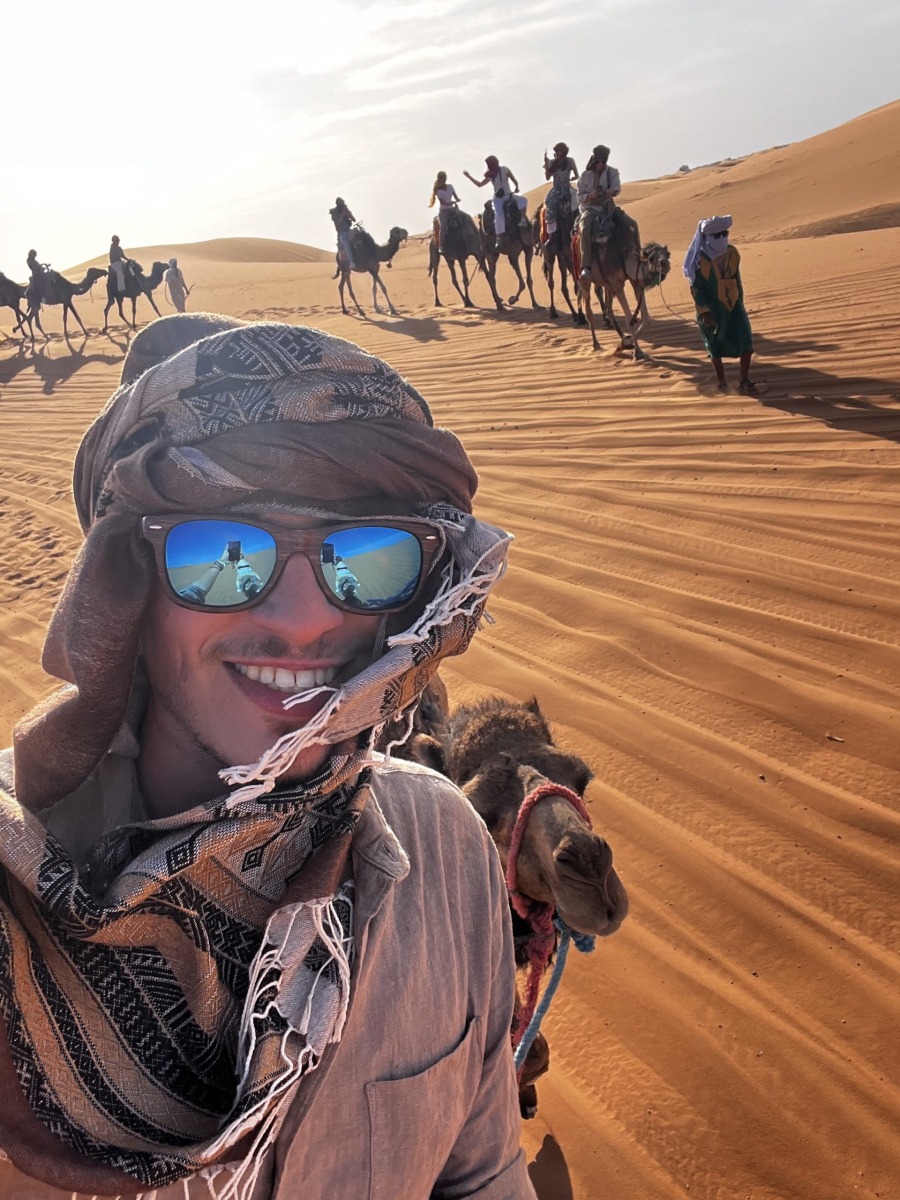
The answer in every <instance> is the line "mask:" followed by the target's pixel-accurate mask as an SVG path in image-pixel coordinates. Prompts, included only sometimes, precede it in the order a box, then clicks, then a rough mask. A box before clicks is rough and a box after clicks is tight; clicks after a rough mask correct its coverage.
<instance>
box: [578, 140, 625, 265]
mask: <svg viewBox="0 0 900 1200" xmlns="http://www.w3.org/2000/svg"><path fill="white" fill-rule="evenodd" d="M621 190H622V182H621V180H620V179H619V172H618V171H617V170H616V168H615V167H611V166H610V165H609V146H595V147H594V149H593V151H592V153H591V157H590V158H589V159H588V165H587V169H586V170H585V171H583V172H582V175H581V178H580V179H579V180H578V209H579V213H580V216H579V219H578V232H579V237H580V242H581V278H582V279H589V278H590V275H591V241H592V239H593V236H594V221H595V220H596V219H597V218H598V217H599V218H600V225H599V228H598V231H597V232H598V240H599V241H604V240H608V238H609V236H610V234H611V233H612V222H613V217H614V216H615V212H616V205H615V198H616V196H618V194H619V192H620V191H621Z"/></svg>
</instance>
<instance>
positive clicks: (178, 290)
mask: <svg viewBox="0 0 900 1200" xmlns="http://www.w3.org/2000/svg"><path fill="white" fill-rule="evenodd" d="M165 278H166V289H167V290H168V293H169V299H170V300H171V301H172V307H173V308H176V309H178V311H179V312H180V313H183V312H184V305H185V301H186V300H187V298H188V296H189V295H190V294H191V289H190V288H189V287H188V285H187V284H186V283H185V281H184V274H183V272H182V270H181V268H180V267H179V265H178V259H177V258H170V259H169V269H168V271H166V277H165Z"/></svg>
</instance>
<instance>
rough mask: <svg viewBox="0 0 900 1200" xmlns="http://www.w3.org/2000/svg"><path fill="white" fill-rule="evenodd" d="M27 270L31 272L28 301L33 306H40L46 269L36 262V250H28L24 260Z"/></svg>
mask: <svg viewBox="0 0 900 1200" xmlns="http://www.w3.org/2000/svg"><path fill="white" fill-rule="evenodd" d="M25 261H26V263H27V264H28V270H29V271H30V272H31V282H30V283H29V285H28V293H27V295H28V299H29V301H31V302H32V303H33V304H34V305H35V306H38V305H40V303H41V301H42V300H43V298H44V284H45V281H46V279H47V268H46V267H45V266H44V265H43V263H40V262H38V256H37V250H29V251H28V257H27V258H26V260H25Z"/></svg>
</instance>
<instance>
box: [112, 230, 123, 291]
mask: <svg viewBox="0 0 900 1200" xmlns="http://www.w3.org/2000/svg"><path fill="white" fill-rule="evenodd" d="M127 262H128V255H127V254H126V253H125V251H124V250H123V249H122V246H121V245H120V243H119V235H118V234H116V233H114V234H113V235H112V241H111V242H110V244H109V269H110V271H111V272H112V273H113V275H114V276H115V279H116V291H117V292H124V291H125V264H126V263H127Z"/></svg>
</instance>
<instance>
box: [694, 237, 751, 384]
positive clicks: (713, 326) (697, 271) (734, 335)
mask: <svg viewBox="0 0 900 1200" xmlns="http://www.w3.org/2000/svg"><path fill="white" fill-rule="evenodd" d="M733 223H734V222H733V221H732V218H731V217H730V216H725V217H707V218H705V219H704V220H702V221H700V222H699V223H698V225H697V232H696V233H695V234H694V240H693V241H692V242H691V245H690V247H689V249H688V252H687V254H686V255H685V259H684V274H685V277H686V278H687V279H688V280H689V281H690V285H691V295H692V296H693V297H694V304H695V305H696V306H697V324H698V326H699V327H700V336H701V337H702V338H703V341H704V344H705V345H706V349H707V350H708V351H709V357H710V358H711V359H712V365H713V368H714V369H715V372H716V379H717V380H718V388H719V391H720V392H727V391H728V381H727V380H726V378H725V368H724V366H723V365H722V359H723V358H737V359H740V372H741V374H740V380H739V382H738V388H739V389H740V391H742V392H744V393H745V394H747V395H750V396H754V395H756V390H757V389H756V384H755V383H753V381H752V380H751V379H750V359H751V357H752V355H753V333H752V331H751V329H750V318H749V317H748V316H747V310H746V308H745V307H744V285H743V284H742V283H741V256H740V254H739V253H738V251H737V248H736V247H735V246H732V245H729V236H728V230H729V229H730V228H731V226H732V224H733Z"/></svg>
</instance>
